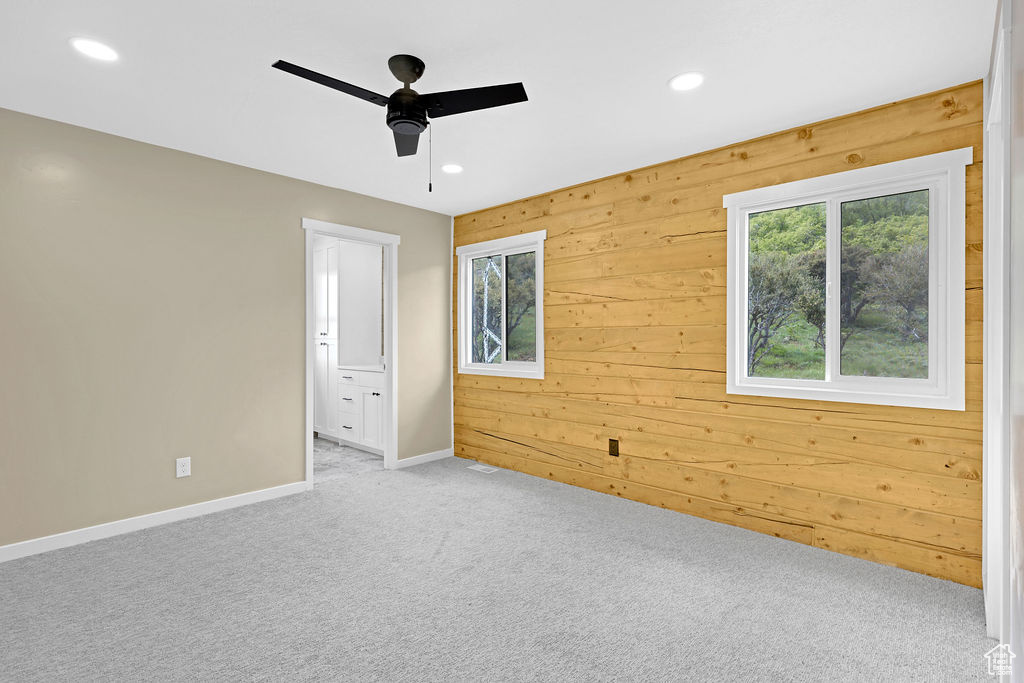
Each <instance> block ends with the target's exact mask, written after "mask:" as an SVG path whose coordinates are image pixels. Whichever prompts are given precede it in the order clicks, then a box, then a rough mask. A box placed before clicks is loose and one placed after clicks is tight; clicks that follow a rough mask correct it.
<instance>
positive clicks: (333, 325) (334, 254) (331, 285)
mask: <svg viewBox="0 0 1024 683" xmlns="http://www.w3.org/2000/svg"><path fill="white" fill-rule="evenodd" d="M339 249H340V247H339V246H338V245H337V244H336V245H334V246H331V247H327V293H326V294H327V296H326V300H327V303H326V309H327V310H326V311H325V316H326V327H325V331H326V332H327V338H328V339H337V338H338V250H339ZM334 357H337V356H334Z"/></svg>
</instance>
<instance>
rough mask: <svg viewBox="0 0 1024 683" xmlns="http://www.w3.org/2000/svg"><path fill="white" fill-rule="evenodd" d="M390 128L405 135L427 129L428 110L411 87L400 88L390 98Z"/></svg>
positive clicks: (417, 133)
mask: <svg viewBox="0 0 1024 683" xmlns="http://www.w3.org/2000/svg"><path fill="white" fill-rule="evenodd" d="M387 122H388V128H390V129H391V130H393V131H395V132H396V133H401V134H403V135H419V134H420V133H422V132H423V131H425V130H426V129H427V110H426V108H424V107H423V105H421V104H420V102H419V95H418V94H417V93H416V91H415V90H412V89H411V88H399V89H398V90H396V91H395V92H394V93H392V94H391V97H390V98H388V117H387Z"/></svg>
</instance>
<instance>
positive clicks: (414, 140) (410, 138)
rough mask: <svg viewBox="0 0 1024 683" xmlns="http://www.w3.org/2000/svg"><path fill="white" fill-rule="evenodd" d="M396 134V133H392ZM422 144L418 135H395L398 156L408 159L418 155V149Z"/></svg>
mask: <svg viewBox="0 0 1024 683" xmlns="http://www.w3.org/2000/svg"><path fill="white" fill-rule="evenodd" d="M392 132H394V131H392ZM419 144H420V136H419V134H416V135H403V134H402V133H395V149H397V150H398V156H400V157H408V156H412V155H413V154H415V153H416V147H417V146H418V145H419Z"/></svg>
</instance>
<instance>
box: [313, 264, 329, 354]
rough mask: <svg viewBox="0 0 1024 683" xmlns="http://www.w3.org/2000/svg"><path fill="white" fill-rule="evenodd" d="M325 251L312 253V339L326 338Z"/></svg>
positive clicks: (326, 283)
mask: <svg viewBox="0 0 1024 683" xmlns="http://www.w3.org/2000/svg"><path fill="white" fill-rule="evenodd" d="M327 280H328V273H327V250H326V249H316V250H314V251H313V338H314V339H324V338H325V337H327V336H328V335H327V331H328V330H327V328H328V320H327V311H328V303H329V302H328V300H327V299H328V294H327V293H328V291H329V287H328V286H327V285H328V282H327Z"/></svg>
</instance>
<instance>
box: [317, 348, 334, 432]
mask: <svg viewBox="0 0 1024 683" xmlns="http://www.w3.org/2000/svg"><path fill="white" fill-rule="evenodd" d="M312 344H313V350H314V352H315V356H314V358H315V359H316V361H315V363H314V365H313V429H314V430H316V431H318V432H329V431H330V430H329V429H328V422H329V419H330V418H329V417H328V416H329V415H330V413H331V409H330V408H331V400H330V397H331V393H332V389H333V387H332V386H331V372H330V370H331V351H330V347H329V346H328V345H327V343H326V342H322V341H316V340H314V341H313V342H312Z"/></svg>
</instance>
